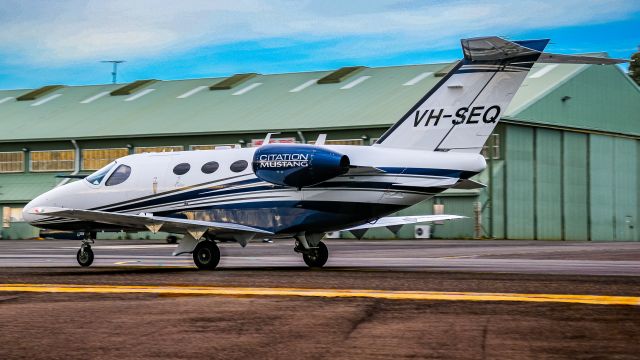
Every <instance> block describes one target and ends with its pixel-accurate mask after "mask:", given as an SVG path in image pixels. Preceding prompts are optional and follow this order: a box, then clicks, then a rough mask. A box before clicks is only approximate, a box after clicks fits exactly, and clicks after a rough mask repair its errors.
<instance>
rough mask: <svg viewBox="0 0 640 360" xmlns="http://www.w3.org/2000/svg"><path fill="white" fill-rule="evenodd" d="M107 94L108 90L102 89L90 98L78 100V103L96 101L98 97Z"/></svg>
mask: <svg viewBox="0 0 640 360" xmlns="http://www.w3.org/2000/svg"><path fill="white" fill-rule="evenodd" d="M108 94H109V91H103V92H101V93H99V94H96V95H93V96H92V97H90V98H87V99H84V100H82V101H80V104H89V103H92V102H94V101H96V100H98V99H100V98H101V97H103V96H106V95H108Z"/></svg>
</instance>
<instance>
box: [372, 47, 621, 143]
mask: <svg viewBox="0 0 640 360" xmlns="http://www.w3.org/2000/svg"><path fill="white" fill-rule="evenodd" d="M548 42H549V40H548V39H543V40H527V41H507V40H504V39H502V38H499V37H482V38H473V39H463V40H461V43H462V51H463V53H464V59H463V60H462V61H460V62H458V63H457V65H456V66H455V67H454V68H453V70H451V71H450V72H449V73H448V74H447V75H446V76H445V77H443V78H442V80H441V81H440V82H439V83H438V84H437V85H436V86H435V87H434V88H432V89H431V90H430V91H429V92H428V93H427V94H426V95H425V96H424V97H423V98H422V99H420V101H419V102H418V103H417V104H415V105H414V106H413V108H411V110H409V112H407V113H406V114H405V115H404V116H403V117H402V118H401V119H400V120H399V121H398V122H397V123H396V124H394V125H393V126H392V127H391V128H390V129H389V130H387V132H386V133H384V135H382V137H381V138H380V139H379V140H378V141H377V143H376V146H384V147H394V148H413V149H423V150H431V151H459V152H474V153H478V152H480V150H482V146H483V145H484V143H485V141H486V140H487V138H488V137H489V135H491V132H492V131H493V129H494V128H495V126H496V125H497V124H498V121H499V120H500V117H501V116H502V115H503V114H504V112H505V111H506V110H507V107H508V106H509V103H510V102H511V99H513V96H514V95H515V93H516V91H518V88H519V87H520V85H521V84H522V82H523V81H524V79H525V77H526V76H527V73H528V72H529V70H530V69H531V67H532V66H533V64H534V63H535V62H536V61H538V60H542V61H545V62H550V61H554V62H571V63H576V62H579V61H580V60H583V61H584V62H585V63H599V64H608V63H616V62H619V61H618V60H615V59H600V58H587V57H581V56H570V57H568V56H564V55H553V54H543V53H542V52H543V50H544V48H545V47H546V46H547V44H548ZM551 59H553V60H551ZM596 59H597V60H596Z"/></svg>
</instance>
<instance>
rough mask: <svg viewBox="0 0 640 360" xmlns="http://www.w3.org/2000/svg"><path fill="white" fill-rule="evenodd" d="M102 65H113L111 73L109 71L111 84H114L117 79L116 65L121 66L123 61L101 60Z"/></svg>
mask: <svg viewBox="0 0 640 360" xmlns="http://www.w3.org/2000/svg"><path fill="white" fill-rule="evenodd" d="M100 62H102V63H111V64H113V71H111V78H112V82H113V83H114V84H115V83H116V80H117V78H118V64H122V63H123V62H125V60H102V61H100Z"/></svg>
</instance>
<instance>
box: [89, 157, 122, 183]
mask: <svg viewBox="0 0 640 360" xmlns="http://www.w3.org/2000/svg"><path fill="white" fill-rule="evenodd" d="M115 165H116V163H115V162H112V163H111V164H109V165H107V166H105V167H103V168H102V169H100V170H98V171H96V172H94V173H93V174H91V175H89V176H87V177H86V178H84V179H85V180H87V181H88V182H89V184H91V185H100V183H101V182H102V179H104V177H105V176H107V174H108V173H109V171H110V170H111V169H112V168H113V167H114V166H115Z"/></svg>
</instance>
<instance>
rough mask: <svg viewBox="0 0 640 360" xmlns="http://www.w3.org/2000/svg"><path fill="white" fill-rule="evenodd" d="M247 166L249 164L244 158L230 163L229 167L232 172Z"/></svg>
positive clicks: (239, 170) (242, 169)
mask: <svg viewBox="0 0 640 360" xmlns="http://www.w3.org/2000/svg"><path fill="white" fill-rule="evenodd" d="M247 166H249V163H248V162H246V161H245V160H238V161H236V162H234V163H233V164H231V166H230V167H229V168H230V169H231V171H233V172H241V171H244V170H245V169H246V168H247Z"/></svg>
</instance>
